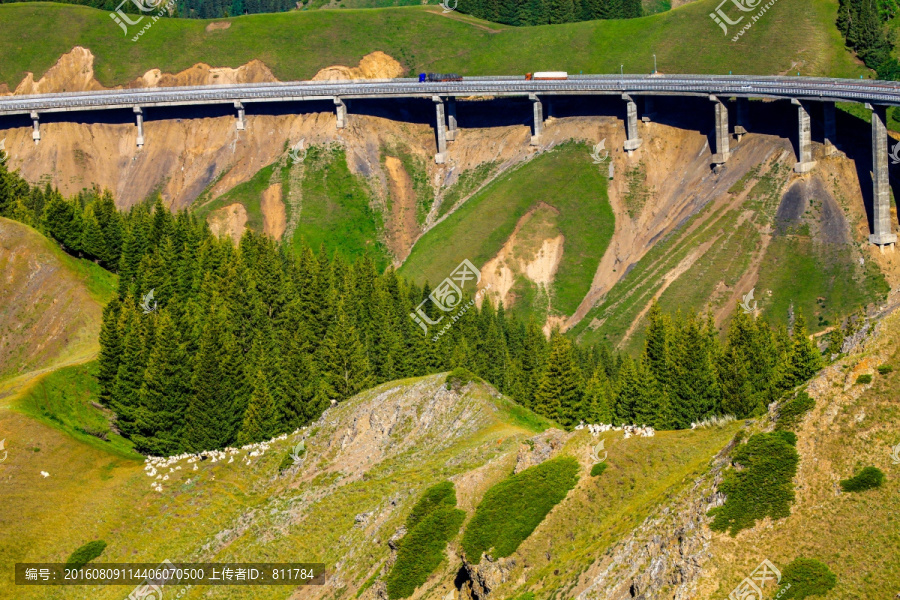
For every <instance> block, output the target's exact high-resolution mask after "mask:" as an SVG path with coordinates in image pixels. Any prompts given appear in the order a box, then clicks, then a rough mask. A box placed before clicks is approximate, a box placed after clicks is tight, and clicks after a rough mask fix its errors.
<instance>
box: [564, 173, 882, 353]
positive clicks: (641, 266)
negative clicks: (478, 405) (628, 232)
mask: <svg viewBox="0 0 900 600" xmlns="http://www.w3.org/2000/svg"><path fill="white" fill-rule="evenodd" d="M788 160H790V159H788ZM789 177H790V165H789V164H782V163H780V162H778V161H773V162H771V163H769V164H765V165H758V166H757V167H755V168H754V169H752V170H751V171H750V172H749V173H748V174H747V175H746V176H745V178H744V179H742V180H741V181H740V182H739V183H738V184H736V185H734V186H733V187H732V188H731V190H729V193H728V195H729V196H731V197H737V196H740V195H741V194H743V197H742V200H741V202H740V203H739V204H737V205H735V206H734V207H733V208H731V209H729V210H722V209H721V208H719V207H717V206H716V205H714V204H712V203H711V204H709V205H707V206H706V207H705V208H704V209H703V210H701V211H700V212H698V213H697V214H696V215H694V216H693V217H692V218H691V219H690V220H689V221H688V222H687V223H685V224H684V225H683V226H682V227H681V228H680V229H679V230H677V231H675V232H674V233H673V234H672V235H670V236H668V237H667V238H665V239H663V240H661V241H660V242H658V243H657V244H656V245H655V246H654V247H653V248H652V249H651V250H650V251H649V252H647V254H645V255H644V257H643V258H642V259H641V260H640V261H638V262H637V263H636V264H635V265H634V266H633V267H632V268H631V269H630V271H628V273H627V274H626V275H625V276H624V277H622V279H621V280H620V281H619V282H618V283H617V284H616V285H615V286H614V287H613V288H612V289H611V290H610V291H609V293H607V294H606V295H605V296H604V297H603V298H602V299H601V300H600V301H599V302H598V303H597V304H596V305H595V306H594V307H593V308H592V309H591V310H590V311H589V312H588V314H587V316H586V317H585V318H584V319H583V320H582V321H581V322H580V323H579V324H578V325H576V326H575V327H574V328H573V329H572V333H573V335H576V336H578V337H579V338H580V339H581V340H582V341H586V342H594V341H597V340H600V339H608V340H610V341H612V342H613V343H620V342H622V341H623V340H625V338H626V337H628V334H629V330H630V329H632V324H633V323H634V322H635V320H636V319H639V318H641V313H642V311H643V310H644V309H645V308H646V307H647V306H648V304H649V303H650V302H651V300H652V298H653V297H654V296H655V295H658V297H659V303H660V306H661V307H662V309H663V310H664V311H666V312H669V313H675V312H677V311H679V310H680V311H682V312H687V311H698V310H701V309H703V308H704V307H709V308H710V309H711V310H712V311H713V312H714V313H717V312H719V311H720V310H727V309H728V308H729V307H728V306H726V303H731V302H732V295H731V294H730V293H728V291H727V290H730V289H733V288H734V286H735V285H736V284H737V283H738V281H739V280H741V279H742V278H744V277H748V276H753V275H754V274H756V275H757V277H756V284H755V286H754V287H755V291H756V295H755V300H756V301H757V302H758V306H759V309H760V311H761V312H762V315H763V316H765V317H766V319H768V320H769V322H770V323H772V324H773V325H776V324H787V322H788V309H789V307H791V306H793V308H794V310H795V311H796V310H802V311H803V313H804V315H805V316H806V320H807V323H808V324H809V326H810V330H811V331H813V332H817V331H821V330H822V329H824V328H826V327H828V326H829V325H833V324H834V323H835V322H838V321H839V320H840V319H841V318H842V317H843V316H846V315H847V314H850V313H852V312H853V311H855V310H856V309H857V308H858V307H860V306H863V305H866V304H869V303H870V302H875V301H879V300H881V299H882V298H883V297H884V296H885V294H886V293H887V292H888V289H889V288H888V285H887V282H886V281H885V279H884V275H883V274H882V273H881V272H880V270H879V269H878V268H877V266H875V265H874V264H873V263H872V262H871V261H868V260H867V261H865V265H860V264H859V262H858V261H859V257H860V254H859V252H858V250H857V249H856V247H854V246H853V245H852V244H849V243H825V240H823V237H822V235H820V234H817V233H816V232H815V228H816V226H817V224H818V223H820V222H821V221H822V219H823V216H822V212H821V211H822V207H821V205H819V204H814V205H813V206H811V207H810V208H809V209H808V210H807V211H806V212H805V214H804V215H802V217H801V218H800V220H799V221H797V222H795V224H794V225H792V226H791V227H786V228H783V227H781V226H780V225H778V224H777V223H776V213H777V210H778V208H779V205H780V204H781V203H782V197H783V194H784V192H785V189H786V188H785V185H786V182H787V181H788V178H789ZM835 202H837V203H838V205H840V206H839V208H838V209H837V210H838V211H844V212H845V213H846V212H849V207H848V206H846V205H842V204H841V203H843V202H844V200H843V199H841V198H840V197H838V198H836V199H835ZM772 229H775V230H776V231H775V233H774V235H773V236H772V239H771V241H770V242H769V243H768V244H767V245H766V244H764V243H763V233H766V235H768V234H769V233H771V231H772ZM697 255H699V256H697ZM691 256H696V259H695V260H693V261H691V260H690V259H691ZM681 264H689V265H690V266H688V267H687V268H686V269H684V270H683V272H680V273H679V272H678V267H679V266H680V265H681ZM670 273H674V274H675V275H673V276H672V281H671V283H670V284H669V285H668V287H666V288H665V289H664V290H663V283H664V280H665V276H666V275H667V274H670ZM748 287H749V286H748ZM661 290H662V291H661ZM592 323H593V325H592ZM632 331H633V335H631V336H630V337H628V339H627V342H626V343H625V348H627V349H630V350H638V349H639V348H640V347H641V346H642V343H643V341H642V335H643V334H642V332H643V327H642V326H639V327H637V328H636V329H634V330H632Z"/></svg>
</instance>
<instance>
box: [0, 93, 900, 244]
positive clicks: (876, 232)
mask: <svg viewBox="0 0 900 600" xmlns="http://www.w3.org/2000/svg"><path fill="white" fill-rule="evenodd" d="M558 95H579V96H584V95H616V96H620V97H621V98H622V100H623V101H624V102H625V105H626V106H625V108H626V119H625V131H626V141H625V147H624V150H626V151H627V152H628V153H629V154H630V153H632V152H633V151H634V150H636V149H637V148H639V147H640V145H641V139H640V137H639V135H638V127H637V123H638V110H637V104H636V103H635V101H634V97H636V96H637V97H642V98H643V99H644V102H645V109H648V108H649V106H648V105H652V101H653V98H654V97H655V96H704V97H708V98H709V100H710V101H711V103H712V105H713V106H712V108H713V111H712V112H713V114H714V123H715V153H714V155H713V160H712V162H713V164H714V165H721V164H724V163H725V162H727V161H728V158H729V155H730V149H729V140H730V132H729V125H728V123H729V120H728V107H727V105H726V104H724V103H723V102H722V101H721V100H720V98H721V99H729V98H735V99H736V100H737V102H736V109H737V114H736V119H735V122H736V125H735V127H734V131H733V133H734V135H735V136H736V137H737V138H738V140H740V137H741V136H742V135H743V134H745V133H747V112H748V111H747V101H748V99H749V98H762V99H775V100H790V101H791V102H792V103H793V104H794V105H796V107H797V127H798V140H799V149H798V154H799V156H798V160H797V164H796V165H795V167H794V170H795V171H797V172H798V173H805V172H807V171H809V170H810V169H812V168H813V167H814V166H815V162H814V161H813V159H812V142H811V139H810V118H809V112H808V106H809V103H811V102H821V103H823V108H824V112H823V114H824V125H825V149H826V153H828V154H830V153H832V152H833V151H834V141H835V112H834V111H835V107H834V103H835V102H857V103H862V104H864V105H865V106H866V107H867V108H868V109H869V110H871V111H872V164H873V181H872V184H873V192H874V193H873V215H872V217H873V219H872V221H873V228H872V229H873V231H872V233H871V234H870V235H869V241H870V242H871V243H873V244H877V245H879V246H881V247H882V248H883V247H884V246H886V245H887V246H891V247H893V245H894V243H895V242H896V241H897V235H896V234H894V233H893V231H892V227H891V219H890V188H889V179H888V144H887V139H888V138H887V128H886V114H885V113H886V109H887V107H888V106H898V105H900V82H890V81H873V80H856V79H826V78H813V77H756V76H733V75H570V76H569V77H568V78H567V79H563V80H526V79H525V78H524V77H521V76H518V77H517V76H497V77H466V78H464V80H463V81H454V82H440V83H437V82H435V83H429V82H419V81H418V80H416V79H386V80H354V81H339V82H333V81H332V82H319V81H303V82H288V83H256V84H240V85H221V86H192V87H171V88H149V89H146V88H141V89H119V90H108V91H96V92H71V93H61V94H40V95H32V96H6V97H0V115H21V114H27V115H30V116H31V119H32V121H33V127H34V132H33V138H34V140H35V142H36V143H37V142H38V141H39V140H40V139H41V133H40V115H41V113H52V112H84V111H99V110H112V109H123V108H125V109H128V108H130V109H133V111H134V113H135V120H136V124H137V128H138V136H137V144H138V146H141V145H143V143H144V135H143V109H144V108H146V107H159V106H189V105H202V104H233V106H234V108H235V111H236V117H237V121H236V126H237V129H238V130H243V129H244V128H245V126H246V120H245V112H244V105H245V104H248V103H263V102H287V101H291V102H295V101H304V100H307V101H311V100H319V101H321V100H327V101H330V102H333V103H334V107H335V112H336V114H337V127H338V128H342V127H344V126H345V125H346V122H347V104H346V101H347V100H352V99H358V98H374V99H385V98H431V99H432V100H433V101H434V104H435V111H436V119H435V125H436V126H435V134H436V139H437V153H436V154H435V162H437V163H443V162H444V159H445V154H446V151H447V142H448V141H452V140H454V139H455V137H456V131H457V121H456V98H458V97H467V96H494V97H503V96H527V97H528V98H529V99H530V100H531V102H532V104H533V109H534V124H533V135H532V138H531V143H532V144H533V145H537V144H539V143H540V138H541V132H542V129H543V122H544V110H543V102H544V100H545V99H550V98H552V97H553V96H558ZM645 112H651V111H650V110H645Z"/></svg>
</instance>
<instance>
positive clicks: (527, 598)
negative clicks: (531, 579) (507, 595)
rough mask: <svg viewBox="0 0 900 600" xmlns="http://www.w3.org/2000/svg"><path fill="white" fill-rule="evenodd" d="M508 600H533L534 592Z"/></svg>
mask: <svg viewBox="0 0 900 600" xmlns="http://www.w3.org/2000/svg"><path fill="white" fill-rule="evenodd" d="M510 600H534V592H525V593H522V594H519V595H518V596H516V597H515V598H511V599H510Z"/></svg>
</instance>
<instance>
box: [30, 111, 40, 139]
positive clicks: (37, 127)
mask: <svg viewBox="0 0 900 600" xmlns="http://www.w3.org/2000/svg"><path fill="white" fill-rule="evenodd" d="M31 122H32V125H33V127H34V129H33V130H32V132H31V139H33V140H34V143H35V144H37V143H38V142H39V141H41V120H40V118H39V117H38V114H37V111H34V110H33V111H31Z"/></svg>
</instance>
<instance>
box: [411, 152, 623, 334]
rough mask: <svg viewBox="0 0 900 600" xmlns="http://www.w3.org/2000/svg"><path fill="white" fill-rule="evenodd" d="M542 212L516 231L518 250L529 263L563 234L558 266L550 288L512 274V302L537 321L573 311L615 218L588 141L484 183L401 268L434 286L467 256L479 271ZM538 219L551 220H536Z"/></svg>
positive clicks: (587, 286) (421, 241)
mask: <svg viewBox="0 0 900 600" xmlns="http://www.w3.org/2000/svg"><path fill="white" fill-rule="evenodd" d="M546 207H549V210H547V209H546ZM542 209H543V212H544V215H540V214H539V215H538V219H534V218H532V219H531V221H529V223H530V226H529V227H522V228H521V229H520V230H519V231H518V232H517V233H518V235H517V240H518V243H519V246H520V248H519V252H521V253H526V252H529V251H530V252H529V253H530V254H532V256H524V257H522V259H523V260H524V262H528V261H529V260H536V256H535V255H538V254H539V252H540V249H541V248H542V243H543V242H544V240H545V239H548V238H549V239H552V238H555V237H556V236H559V235H561V236H563V248H562V256H561V258H560V260H559V265H558V267H557V268H556V269H555V273H554V274H553V279H552V282H551V283H550V285H549V286H547V287H546V288H545V287H541V286H539V285H536V284H535V283H534V282H532V281H531V280H529V279H528V278H526V277H525V276H524V275H523V274H522V273H515V275H516V280H515V282H514V283H513V285H512V287H511V288H510V290H509V292H508V294H509V295H510V296H511V297H512V298H511V299H515V300H516V302H514V303H513V302H510V304H512V305H513V306H515V307H516V308H517V309H521V312H523V313H524V314H534V315H535V316H538V317H539V321H543V319H544V317H545V316H546V314H547V312H548V311H549V309H550V308H551V307H552V312H553V313H557V314H571V313H572V312H574V311H575V309H576V308H577V307H578V304H579V303H580V302H581V299H582V298H584V296H585V294H587V291H588V290H589V289H590V286H591V281H592V279H593V277H594V272H595V271H596V270H597V265H598V264H599V263H600V258H601V257H602V256H603V253H604V252H605V251H606V248H607V246H608V245H609V240H610V238H611V237H612V233H613V223H614V217H613V214H612V209H611V208H610V206H609V200H608V198H607V193H606V178H605V177H604V175H603V174H601V173H600V170H599V169H598V168H597V165H595V164H592V162H591V158H590V148H589V147H588V146H587V145H586V144H583V143H570V144H566V145H565V146H563V147H560V148H556V149H554V150H552V151H551V152H547V153H542V154H540V155H538V156H537V157H535V158H534V159H533V160H531V161H529V162H527V163H526V164H524V165H523V166H521V167H519V168H518V169H515V170H513V171H511V172H507V173H504V174H503V176H502V177H500V178H498V179H495V180H494V181H493V182H491V183H490V184H488V185H487V186H485V187H484V188H483V189H481V190H480V191H479V192H477V193H476V194H475V195H474V196H472V197H471V198H469V200H467V201H466V202H465V203H464V204H463V205H462V206H460V207H459V208H458V209H457V210H455V211H454V212H453V213H451V214H450V215H449V216H448V217H447V218H445V219H444V220H443V221H441V223H439V224H438V225H436V226H435V227H434V228H432V229H430V230H429V231H428V232H427V233H426V234H425V235H423V236H422V237H421V238H420V239H419V240H418V242H417V243H416V245H415V246H414V247H413V250H412V252H411V253H410V255H409V257H408V258H407V259H406V261H404V263H403V266H402V267H401V268H400V269H399V273H400V274H401V275H405V276H407V277H410V278H412V279H413V280H414V281H417V282H419V283H424V282H426V281H427V282H430V283H431V284H432V285H434V284H437V283H438V282H440V281H441V280H443V279H444V278H445V277H447V276H448V275H449V274H450V273H451V272H452V271H453V269H454V267H455V266H456V265H457V264H458V263H459V262H461V261H462V260H463V259H469V260H470V261H471V262H472V263H473V264H475V265H476V266H478V267H479V268H481V267H482V265H485V263H487V262H488V261H489V260H490V259H492V258H494V257H495V256H496V255H497V254H498V252H499V251H500V249H501V248H502V247H503V246H504V244H506V243H507V241H508V240H509V239H510V236H511V235H512V234H513V231H514V230H516V229H517V225H521V224H522V218H523V217H525V216H526V215H532V214H533V213H535V212H538V213H540V212H541V211H542ZM541 216H543V218H544V220H546V221H547V223H546V224H543V225H542V224H540V223H537V222H536V221H537V220H539V219H540V217H541ZM532 222H534V223H532ZM529 237H530V238H533V239H529ZM523 246H524V248H523ZM507 262H512V261H507ZM486 275H488V276H489V277H491V278H493V275H494V274H493V273H486ZM548 296H549V298H548Z"/></svg>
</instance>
